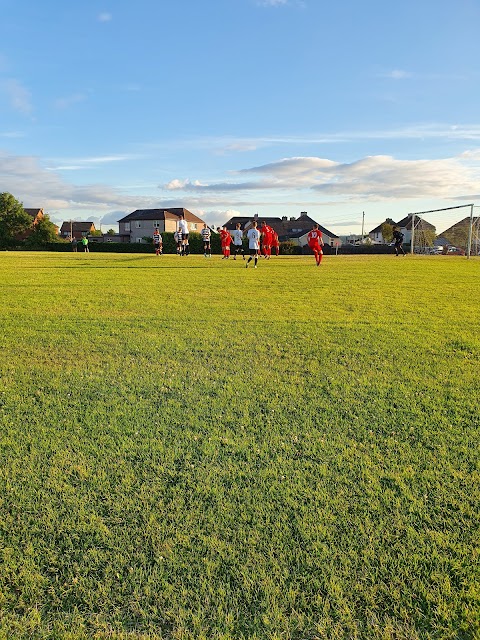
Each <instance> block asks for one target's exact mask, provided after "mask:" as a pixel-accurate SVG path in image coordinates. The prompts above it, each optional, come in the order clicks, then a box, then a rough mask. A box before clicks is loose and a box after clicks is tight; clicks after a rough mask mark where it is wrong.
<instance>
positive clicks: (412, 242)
mask: <svg viewBox="0 0 480 640" xmlns="http://www.w3.org/2000/svg"><path fill="white" fill-rule="evenodd" d="M414 235H415V214H414V213H412V237H411V239H410V253H412V254H413V247H414V246H415V245H414Z"/></svg>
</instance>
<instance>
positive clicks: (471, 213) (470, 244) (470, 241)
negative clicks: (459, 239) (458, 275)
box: [467, 204, 473, 259]
mask: <svg viewBox="0 0 480 640" xmlns="http://www.w3.org/2000/svg"><path fill="white" fill-rule="evenodd" d="M472 236H473V204H471V205H470V226H469V227H468V242H467V259H468V258H470V254H471V253H472Z"/></svg>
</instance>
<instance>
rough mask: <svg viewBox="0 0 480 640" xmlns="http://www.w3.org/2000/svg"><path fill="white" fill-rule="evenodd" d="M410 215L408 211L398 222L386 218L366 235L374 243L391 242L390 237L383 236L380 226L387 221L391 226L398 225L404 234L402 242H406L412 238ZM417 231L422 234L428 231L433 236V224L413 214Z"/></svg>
mask: <svg viewBox="0 0 480 640" xmlns="http://www.w3.org/2000/svg"><path fill="white" fill-rule="evenodd" d="M412 216H413V214H411V213H409V214H408V216H406V217H405V218H403V219H402V220H400V222H394V221H393V220H392V219H391V218H387V219H386V220H385V222H382V223H381V224H379V225H378V227H375V229H372V230H371V231H370V232H369V234H368V237H369V238H370V240H372V242H373V243H374V244H388V243H390V242H392V240H391V238H390V239H389V238H384V237H383V233H382V227H383V225H384V224H385V223H387V224H389V225H391V226H392V227H398V228H399V229H400V231H401V232H402V233H403V236H404V238H403V242H404V244H407V243H409V242H410V240H411V238H412ZM417 232H418V233H423V234H424V235H425V234H427V233H428V234H429V235H432V236H433V237H434V236H435V227H434V226H433V224H430V223H429V222H427V221H426V220H424V219H423V218H420V217H419V216H415V234H417Z"/></svg>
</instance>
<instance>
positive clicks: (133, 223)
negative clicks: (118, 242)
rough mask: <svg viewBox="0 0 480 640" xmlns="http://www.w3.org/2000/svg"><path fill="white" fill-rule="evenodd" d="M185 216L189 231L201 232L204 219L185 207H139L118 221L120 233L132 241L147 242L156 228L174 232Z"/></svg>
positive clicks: (161, 231)
mask: <svg viewBox="0 0 480 640" xmlns="http://www.w3.org/2000/svg"><path fill="white" fill-rule="evenodd" d="M182 214H183V215H184V216H185V220H186V221H187V224H188V229H189V231H196V232H198V233H200V230H201V229H202V227H203V224H204V221H203V220H202V219H201V218H199V217H198V216H196V215H195V214H194V213H192V212H191V211H189V210H188V209H184V208H183V207H173V208H170V209H137V210H136V211H133V212H132V213H129V214H128V216H125V217H124V218H122V219H121V220H119V221H118V226H119V235H121V236H129V237H130V242H135V243H136V242H145V240H144V238H151V237H152V235H153V232H154V230H155V229H158V230H159V231H160V233H165V232H167V233H168V232H170V233H173V232H175V231H176V230H177V227H178V221H179V220H180V216H181V215H182Z"/></svg>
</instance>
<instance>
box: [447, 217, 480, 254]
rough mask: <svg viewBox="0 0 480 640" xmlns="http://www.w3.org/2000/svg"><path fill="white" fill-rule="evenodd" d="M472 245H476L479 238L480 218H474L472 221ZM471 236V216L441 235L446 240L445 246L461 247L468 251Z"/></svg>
mask: <svg viewBox="0 0 480 640" xmlns="http://www.w3.org/2000/svg"><path fill="white" fill-rule="evenodd" d="M472 223H473V224H472V227H473V228H472V244H476V242H475V241H476V239H477V236H478V228H479V223H480V217H478V216H477V217H474V218H473V220H472ZM469 234H470V216H468V217H467V218H464V219H463V220H460V222H456V223H455V224H454V225H452V226H451V227H449V228H448V229H446V230H445V231H444V232H443V233H442V234H441V235H442V237H443V238H445V239H446V243H445V244H449V245H452V246H454V247H461V248H462V249H466V248H467V245H468V236H469Z"/></svg>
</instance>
